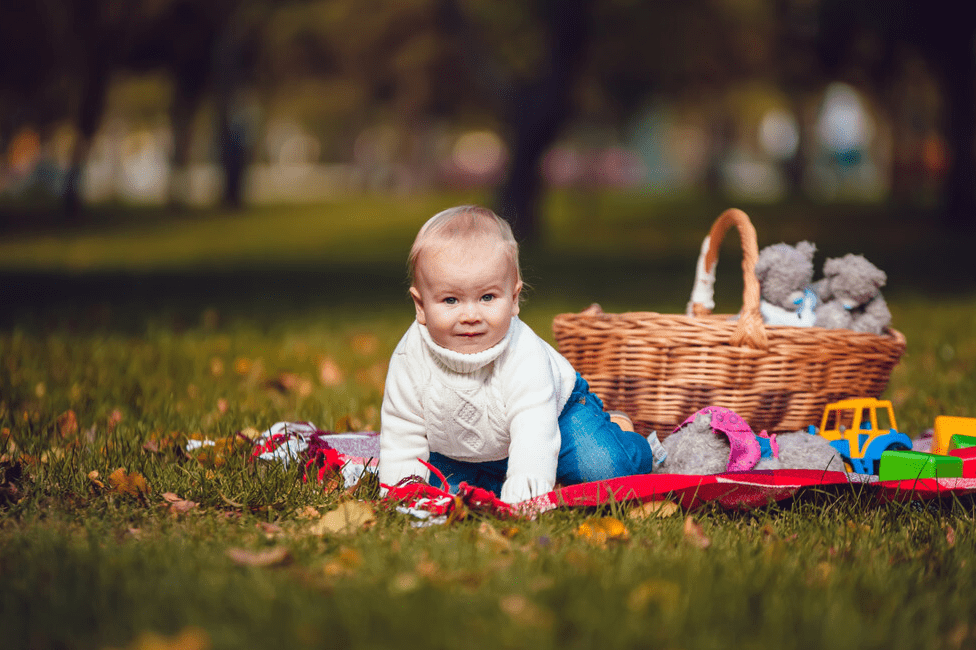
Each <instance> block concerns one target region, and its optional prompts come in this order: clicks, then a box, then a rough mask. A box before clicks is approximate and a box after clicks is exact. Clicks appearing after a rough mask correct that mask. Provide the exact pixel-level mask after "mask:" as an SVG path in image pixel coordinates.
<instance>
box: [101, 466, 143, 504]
mask: <svg viewBox="0 0 976 650" xmlns="http://www.w3.org/2000/svg"><path fill="white" fill-rule="evenodd" d="M108 484H109V485H110V486H111V488H112V491H114V492H117V493H118V494H128V495H131V496H134V497H138V496H144V495H146V494H149V484H148V483H146V479H145V478H144V477H143V476H142V474H139V473H138V472H132V473H131V474H129V473H128V472H127V471H126V469H125V468H124V467H120V468H118V469H117V470H115V471H114V472H112V473H111V474H109V477H108Z"/></svg>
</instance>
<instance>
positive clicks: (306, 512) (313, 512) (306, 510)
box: [295, 506, 322, 519]
mask: <svg viewBox="0 0 976 650" xmlns="http://www.w3.org/2000/svg"><path fill="white" fill-rule="evenodd" d="M295 516H296V517H298V518H299V519H318V518H319V517H321V516H322V513H321V512H319V510H318V508H315V507H312V506H304V507H302V508H297V509H296V510H295Z"/></svg>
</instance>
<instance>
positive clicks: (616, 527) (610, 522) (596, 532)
mask: <svg viewBox="0 0 976 650" xmlns="http://www.w3.org/2000/svg"><path fill="white" fill-rule="evenodd" d="M576 536H577V537H581V538H583V539H585V540H586V541H587V542H589V543H591V544H594V545H596V546H606V545H607V543H608V542H625V541H627V540H628V539H630V531H628V530H627V527H626V526H624V524H623V522H622V521H620V520H619V519H615V518H613V517H591V518H590V519H587V520H586V521H584V522H583V523H582V524H580V525H579V527H578V528H577V529H576Z"/></svg>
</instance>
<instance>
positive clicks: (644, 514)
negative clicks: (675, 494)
mask: <svg viewBox="0 0 976 650" xmlns="http://www.w3.org/2000/svg"><path fill="white" fill-rule="evenodd" d="M678 509H679V508H678V504H676V503H674V502H672V501H666V500H665V501H648V502H647V503H642V504H641V505H640V506H638V507H637V508H634V509H633V510H631V511H630V512H629V513H628V514H627V518H628V519H650V518H653V517H656V518H658V519H663V518H664V517H670V516H671V515H674V514H675V513H677V512H678Z"/></svg>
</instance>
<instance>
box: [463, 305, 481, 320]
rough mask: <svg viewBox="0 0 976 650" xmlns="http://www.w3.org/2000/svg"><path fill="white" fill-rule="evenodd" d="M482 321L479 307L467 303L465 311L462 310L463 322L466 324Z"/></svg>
mask: <svg viewBox="0 0 976 650" xmlns="http://www.w3.org/2000/svg"><path fill="white" fill-rule="evenodd" d="M480 319H481V314H480V312H479V311H478V306H477V305H473V304H471V303H465V304H464V309H463V310H461V320H463V321H464V322H465V323H470V322H473V321H478V320H480Z"/></svg>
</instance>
